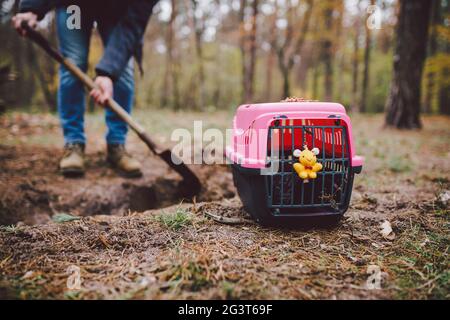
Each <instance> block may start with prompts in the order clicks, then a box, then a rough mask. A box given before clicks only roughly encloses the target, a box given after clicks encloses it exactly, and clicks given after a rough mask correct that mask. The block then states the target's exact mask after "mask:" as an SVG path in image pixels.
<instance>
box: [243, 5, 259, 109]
mask: <svg viewBox="0 0 450 320" xmlns="http://www.w3.org/2000/svg"><path fill="white" fill-rule="evenodd" d="M258 5H259V0H253V4H252V11H253V15H252V19H251V21H252V29H251V32H250V36H249V41H250V57H249V58H250V61H249V62H248V70H247V92H246V95H245V101H246V102H252V101H253V96H254V93H255V92H254V91H255V89H254V87H255V68H256V32H257V19H258V13H259V12H258Z"/></svg>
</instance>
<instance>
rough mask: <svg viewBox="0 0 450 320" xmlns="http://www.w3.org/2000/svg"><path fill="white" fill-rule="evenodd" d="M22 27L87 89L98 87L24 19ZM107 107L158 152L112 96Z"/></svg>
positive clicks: (142, 130) (154, 144)
mask: <svg viewBox="0 0 450 320" xmlns="http://www.w3.org/2000/svg"><path fill="white" fill-rule="evenodd" d="M21 27H22V29H24V30H25V31H26V33H25V34H26V36H27V37H28V38H29V39H31V40H33V41H34V43H36V44H37V45H39V46H40V47H41V48H42V49H44V50H45V52H47V54H48V55H49V56H51V57H52V58H53V59H55V60H56V61H58V62H59V63H61V64H62V65H63V66H64V67H66V68H67V69H68V70H69V71H70V72H71V73H72V74H73V75H74V76H75V77H76V78H77V79H79V80H80V81H81V82H82V83H83V84H84V85H85V86H86V87H87V88H88V89H89V90H92V89H96V88H98V87H97V86H96V84H95V82H94V81H93V80H92V79H91V78H90V77H89V76H88V75H87V74H86V73H84V72H83V71H82V70H81V69H80V68H78V67H77V66H76V65H75V64H74V63H73V62H71V61H70V60H69V59H67V58H64V57H63V56H62V54H61V53H59V52H58V51H57V50H56V49H54V48H53V47H52V46H51V45H50V43H49V42H48V40H47V39H46V38H44V37H43V36H42V35H41V34H40V33H39V32H37V31H36V30H34V29H33V28H31V27H30V26H29V25H28V23H27V22H26V21H22V24H21ZM107 107H109V108H110V109H111V110H112V111H114V113H116V114H117V115H118V116H119V118H121V119H122V120H123V121H124V122H126V123H127V124H128V126H130V128H131V129H132V130H133V131H135V132H136V133H137V134H138V136H139V137H140V138H141V139H142V141H144V142H145V144H146V145H147V146H148V147H149V148H150V150H152V152H153V153H155V154H159V153H160V151H159V150H160V149H159V148H158V146H157V145H156V143H155V142H154V141H153V140H152V139H151V138H150V136H149V135H148V134H147V132H146V131H145V129H144V128H143V127H142V126H141V125H140V124H139V123H137V122H136V121H134V120H133V118H132V117H131V116H130V114H129V113H128V112H126V111H125V110H124V109H123V108H122V107H121V106H120V105H119V104H118V103H117V102H116V101H115V100H114V99H113V98H109V99H108V103H107Z"/></svg>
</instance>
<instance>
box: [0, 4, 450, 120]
mask: <svg viewBox="0 0 450 320" xmlns="http://www.w3.org/2000/svg"><path fill="white" fill-rule="evenodd" d="M403 2H405V3H407V2H410V1H403ZM411 2H418V1H417V0H414V1H411ZM419 2H422V4H421V5H422V6H423V7H426V8H422V9H420V8H419V9H420V10H419V11H417V10H416V12H410V13H408V12H405V14H404V20H405V21H406V22H405V23H406V25H407V24H408V22H407V21H408V19H409V21H410V25H412V26H413V27H416V26H417V28H420V27H421V26H424V27H425V28H426V34H425V37H419V36H418V35H416V34H412V36H411V35H410V37H409V38H408V37H407V36H405V33H404V32H403V35H402V34H401V28H397V27H396V26H397V21H399V19H400V18H399V17H400V13H401V11H402V1H395V0H383V1H380V0H378V1H375V0H342V1H332V0H320V1H319V0H315V1H314V0H232V1H231V0H161V1H160V2H159V4H158V5H157V6H156V7H155V9H154V13H153V16H152V19H151V21H150V24H149V25H148V28H147V32H146V35H145V48H144V70H145V74H144V75H143V76H140V75H139V74H136V77H137V79H138V81H137V94H136V105H137V107H138V108H170V109H173V110H181V109H183V110H196V111H214V110H216V109H222V110H223V109H231V108H235V107H236V106H237V105H239V104H241V103H243V102H267V101H279V100H281V99H283V98H285V97H287V96H299V97H304V98H307V99H317V100H327V101H330V100H333V101H337V102H340V103H342V104H344V105H345V106H346V107H347V108H348V109H349V110H350V111H353V112H371V113H374V112H383V111H384V110H385V108H386V106H387V101H389V99H388V96H389V93H390V85H391V80H392V78H393V64H394V57H396V56H398V54H400V53H401V52H402V51H401V49H399V50H396V44H397V46H398V44H399V43H400V41H403V42H405V43H406V44H403V48H405V46H406V50H413V49H410V48H409V46H411V48H414V43H413V42H414V41H416V42H418V43H417V45H418V46H420V47H422V48H423V49H424V50H425V52H426V56H425V57H424V58H425V59H423V60H424V61H423V65H424V68H423V73H422V74H420V73H419V76H420V78H419V79H421V81H420V82H421V83H419V84H418V88H411V90H412V91H417V90H418V91H421V92H422V94H421V95H417V96H415V97H420V98H419V99H420V100H421V101H419V102H418V105H420V109H421V110H420V111H421V112H423V113H439V114H447V115H448V114H450V105H449V92H450V90H449V86H450V31H449V24H450V20H449V18H450V15H449V7H450V4H449V1H448V0H430V1H423V0H419ZM17 7H18V1H14V0H1V1H0V9H1V17H0V37H1V38H0V40H1V46H0V104H1V108H2V109H3V111H4V110H17V109H20V110H25V111H27V110H31V111H32V110H38V109H39V110H48V111H55V106H56V101H55V99H56V90H57V81H58V77H57V71H58V66H57V65H56V63H54V62H53V61H52V60H50V59H49V58H48V57H46V56H45V54H44V53H43V52H41V51H40V50H39V49H37V48H36V47H34V46H33V45H32V44H31V42H29V41H24V40H23V39H21V38H20V37H18V36H17V34H16V32H15V31H14V30H13V29H12V27H11V24H10V19H11V17H12V15H13V14H14V13H15V12H16V11H17ZM405 11H406V9H405ZM414 15H416V16H414ZM407 18H408V19H407ZM417 20H422V22H421V21H419V22H416V21H417ZM411 21H412V24H411ZM400 25H402V24H401V23H400ZM39 28H40V30H41V32H43V33H45V35H46V36H47V37H48V38H49V39H51V41H52V42H53V43H54V44H55V45H56V44H57V41H56V28H55V25H54V19H53V13H49V14H48V15H47V16H46V18H45V19H44V20H43V21H42V22H41V23H40V26H39ZM422 28H423V27H422ZM403 31H404V30H403ZM423 42H425V43H423ZM400 47H401V45H400ZM101 54H102V44H101V41H100V40H99V37H98V35H97V34H95V36H94V37H93V38H92V45H91V54H90V74H91V75H94V73H93V67H94V66H95V63H96V62H97V61H98V60H99V59H100V57H101ZM415 59H418V61H414V60H410V61H409V63H411V65H410V66H409V67H408V68H410V69H409V70H407V71H406V73H407V75H406V77H409V75H408V73H409V72H411V74H412V73H414V72H413V71H414V69H420V65H421V63H422V61H420V60H421V59H420V58H415ZM404 76H405V75H404ZM413 81H414V80H413ZM416 82H417V81H416ZM391 100H392V99H391ZM392 101H394V103H395V101H396V100H395V99H393V100H392ZM89 105H90V108H89V109H90V111H92V110H94V105H93V103H92V102H89Z"/></svg>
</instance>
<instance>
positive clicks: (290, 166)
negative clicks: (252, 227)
mask: <svg viewBox="0 0 450 320" xmlns="http://www.w3.org/2000/svg"><path fill="white" fill-rule="evenodd" d="M305 147H307V148H308V149H310V150H315V151H314V152H316V154H317V155H316V158H317V162H318V163H320V164H321V167H322V168H321V169H320V171H318V172H317V177H316V178H314V179H308V180H305V179H301V178H300V177H299V175H298V174H297V173H296V171H295V170H294V163H296V162H298V161H299V159H298V153H299V151H297V150H303V149H304V148H305ZM225 154H226V157H227V159H228V161H229V162H230V163H231V166H232V169H233V178H234V183H235V185H236V188H237V190H238V193H239V196H240V197H241V200H242V202H243V204H244V207H245V209H246V210H247V211H248V212H249V213H250V215H251V216H252V217H253V218H254V219H255V220H256V221H258V222H259V223H261V224H264V225H273V224H279V223H281V224H282V223H285V222H287V223H288V224H291V223H296V222H300V223H303V222H306V221H307V220H310V221H316V220H320V221H324V222H326V223H329V222H332V223H335V222H337V221H339V220H340V218H341V217H342V216H343V214H344V213H345V212H346V211H347V209H348V206H349V202H350V197H351V192H352V186H353V177H354V174H355V173H360V172H361V170H362V165H363V158H362V157H360V156H357V155H356V154H355V146H354V144H353V137H352V126H351V122H350V118H349V117H348V116H347V114H346V112H345V108H344V107H343V106H342V105H340V104H338V103H322V102H280V103H265V104H250V105H242V106H240V107H239V108H238V110H237V113H236V116H235V117H234V121H233V138H232V141H231V143H230V145H229V146H227V148H226V151H225ZM316 218H318V219H316Z"/></svg>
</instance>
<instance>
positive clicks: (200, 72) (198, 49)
mask: <svg viewBox="0 0 450 320" xmlns="http://www.w3.org/2000/svg"><path fill="white" fill-rule="evenodd" d="M191 2H192V9H193V14H192V17H193V18H192V19H193V28H194V30H195V32H194V35H195V37H194V38H195V53H196V58H197V59H196V60H197V76H198V91H199V104H200V110H204V108H205V100H206V99H205V96H206V93H205V68H204V65H203V46H202V36H203V30H204V27H203V24H202V23H201V21H199V20H198V18H197V16H196V14H195V12H196V11H197V8H198V0H191Z"/></svg>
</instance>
